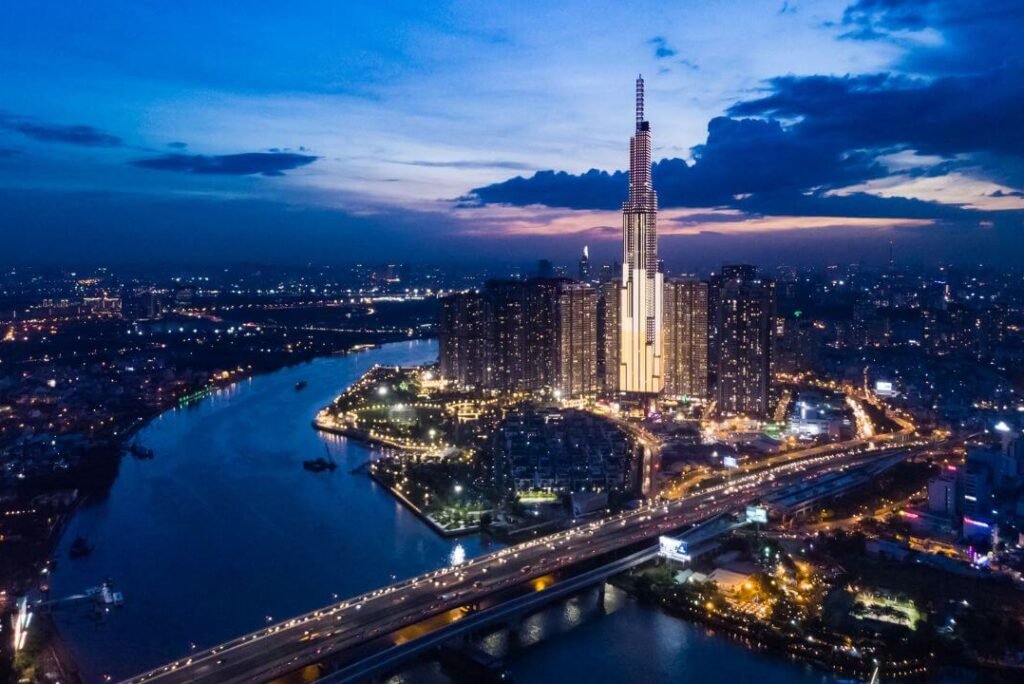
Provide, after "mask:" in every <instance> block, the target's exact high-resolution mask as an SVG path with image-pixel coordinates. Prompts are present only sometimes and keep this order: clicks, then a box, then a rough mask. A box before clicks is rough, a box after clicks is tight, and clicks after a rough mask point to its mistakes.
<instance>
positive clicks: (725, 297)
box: [712, 266, 775, 418]
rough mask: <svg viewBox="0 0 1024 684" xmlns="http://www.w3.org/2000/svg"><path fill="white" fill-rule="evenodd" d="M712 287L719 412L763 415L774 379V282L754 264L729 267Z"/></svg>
mask: <svg viewBox="0 0 1024 684" xmlns="http://www.w3.org/2000/svg"><path fill="white" fill-rule="evenodd" d="M712 287H713V288H714V294H713V295H712V300H713V301H714V302H715V309H714V312H713V313H714V335H715V338H714V347H715V348H714V351H713V353H712V356H713V358H714V359H715V361H716V372H715V376H716V378H715V383H716V384H715V393H714V396H715V401H716V406H717V410H718V413H719V414H720V415H723V416H746V417H749V418H764V417H766V415H767V414H768V410H769V394H770V388H771V378H772V333H773V322H774V320H775V281H773V280H771V279H770V278H764V277H761V276H759V275H758V274H757V270H756V269H755V268H754V267H753V266H726V267H724V268H723V269H722V273H721V274H720V275H719V276H717V277H716V278H715V279H714V282H713V284H712Z"/></svg>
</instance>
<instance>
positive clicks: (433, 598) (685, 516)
mask: <svg viewBox="0 0 1024 684" xmlns="http://www.w3.org/2000/svg"><path fill="white" fill-rule="evenodd" d="M893 451H894V450H882V449H873V448H872V449H870V450H869V449H867V448H866V447H864V446H862V445H858V446H851V447H850V448H849V449H845V450H842V451H840V452H836V451H828V452H826V453H821V454H818V453H814V454H812V455H809V456H806V457H805V458H801V459H789V460H786V461H785V462H781V463H777V464H775V465H771V466H768V467H766V468H764V469H762V470H759V471H756V472H751V473H746V474H737V475H736V476H735V477H733V478H732V479H731V480H730V481H728V482H725V483H721V484H717V485H713V486H708V487H706V488H703V489H701V490H700V491H699V492H697V493H694V494H692V495H690V496H688V497H686V498H683V499H678V500H675V501H670V502H655V503H651V504H649V505H646V506H643V507H641V508H640V509H638V510H635V511H627V512H624V513H620V514H617V515H613V516H610V517H607V518H603V519H600V520H597V521H592V522H588V523H586V524H583V525H580V526H577V527H573V528H571V529H568V530H565V531H562V532H558V533H555V534H551V535H548V536H545V537H540V538H538V539H535V540H531V541H529V542H526V543H523V544H519V545H516V546H511V547H508V548H506V549H503V550H501V551H497V552H494V553H490V554H487V555H484V556H480V557H478V558H475V559H473V560H471V561H469V562H466V563H463V564H461V565H458V566H453V567H448V568H443V569H441V570H437V571H435V572H431V573H427V574H424V575H420V576H418V577H414V578H411V579H408V580H405V581H403V582H399V583H397V584H393V585H391V586H387V587H383V588H381V589H377V590H375V591H373V592H370V593H368V594H364V595H362V596H357V597H354V598H351V599H348V600H345V601H341V602H339V603H335V604H333V605H330V606H326V607H324V608H322V609H320V610H316V611H313V612H310V613H306V614H305V615H301V616H298V617H295V618H292V619H291V620H287V621H285V622H281V623H277V624H273V625H269V626H267V627H266V628H264V629H261V630H259V631H256V632H253V633H251V634H247V635H245V636H242V637H239V638H237V639H234V640H232V641H229V642H226V643H224V644H221V645H219V646H216V647H214V648H211V649H207V650H204V651H200V652H197V653H194V654H192V655H190V656H189V657H186V658H182V659H180V660H177V661H175V662H173V663H168V664H167V665H165V666H163V667H160V668H157V669H155V670H151V671H149V672H146V673H143V674H140V675H137V676H135V677H132V678H130V679H127V680H125V681H124V684H143V683H148V682H158V683H159V684H176V683H177V682H200V683H212V682H221V683H236V682H237V683H241V682H265V681H268V680H270V679H273V678H274V677H277V676H281V675H284V674H287V673H290V672H293V671H295V670H297V669H299V668H301V667H303V666H306V665H310V664H314V663H316V662H319V661H321V660H323V659H324V658H325V657H327V656H328V655H331V654H337V653H341V652H344V651H347V650H349V649H352V648H353V647H356V646H359V645H363V644H365V643H366V642H368V641H369V640H372V639H375V638H378V637H381V636H382V635H388V634H391V633H392V632H395V631H396V630H399V629H401V628H403V627H408V626H410V625H414V624H416V623H421V622H424V621H426V620H428V619H431V618H436V617H437V616H441V615H443V614H445V613H449V612H450V611H454V610H455V609H458V608H459V607H460V606H464V605H466V604H475V603H479V602H482V601H486V600H487V599H488V598H489V597H491V596H492V595H494V594H495V593H496V592H500V591H504V590H507V589H510V588H512V587H514V586H517V585H523V584H526V583H527V582H530V581H538V580H537V578H539V577H541V576H546V575H549V574H551V573H553V572H556V571H563V570H570V569H571V568H572V566H574V565H576V564H579V563H580V562H581V561H585V560H587V559H591V558H595V557H598V556H604V555H606V554H609V553H611V552H614V551H618V550H621V549H625V548H628V547H630V546H632V545H634V544H637V543H640V542H642V541H644V540H651V539H654V538H656V537H657V536H658V535H661V534H665V533H669V532H672V531H675V530H678V529H679V528H682V527H685V526H688V525H691V524H694V523H697V522H700V521H702V520H706V519H707V518H710V517H712V516H714V515H717V514H719V513H723V512H725V511H728V510H733V509H735V508H736V507H737V506H741V505H743V504H745V503H749V502H751V501H755V500H758V499H760V498H761V497H762V496H764V495H765V494H768V493H770V492H772V491H776V490H778V489H780V488H783V487H788V486H792V485H793V484H796V483H798V482H801V481H803V480H806V479H808V478H810V477H814V476H817V475H820V474H824V473H826V472H830V471H834V470H837V469H843V468H848V467H851V466H854V465H859V464H863V463H866V462H871V461H874V460H876V459H878V458H880V457H884V456H885V455H886V454H888V455H891V454H892V453H893ZM538 583H539V581H538ZM535 588H537V589H541V588H543V587H542V586H536V587H535ZM459 616H461V612H456V613H450V619H457V618H458V617H459Z"/></svg>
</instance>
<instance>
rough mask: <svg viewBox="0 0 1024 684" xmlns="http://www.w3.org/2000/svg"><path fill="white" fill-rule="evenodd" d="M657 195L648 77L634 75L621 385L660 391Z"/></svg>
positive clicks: (621, 320)
mask: <svg viewBox="0 0 1024 684" xmlns="http://www.w3.org/2000/svg"><path fill="white" fill-rule="evenodd" d="M657 213H658V197H657V195H656V194H655V193H654V188H653V186H652V185H651V126H650V124H649V123H648V122H647V121H646V120H645V119H644V79H643V77H639V78H637V80H636V132H635V133H634V134H633V137H632V138H630V141H629V199H628V200H627V201H626V202H623V204H622V262H623V263H622V287H621V291H620V293H619V302H620V304H619V311H620V314H619V325H620V328H619V330H620V337H619V340H620V341H619V349H620V359H619V364H620V365H619V387H618V389H619V391H620V392H627V393H630V394H639V395H657V394H658V393H660V392H661V390H662V386H663V378H662V347H663V344H664V341H663V336H662V288H663V283H662V275H661V273H659V272H658V231H657Z"/></svg>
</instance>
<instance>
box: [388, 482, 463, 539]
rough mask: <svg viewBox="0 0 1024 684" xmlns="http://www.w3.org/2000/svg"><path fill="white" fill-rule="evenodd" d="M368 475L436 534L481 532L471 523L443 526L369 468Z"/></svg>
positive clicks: (451, 535)
mask: <svg viewBox="0 0 1024 684" xmlns="http://www.w3.org/2000/svg"><path fill="white" fill-rule="evenodd" d="M368 475H369V477H370V479H372V480H373V481H374V482H376V483H377V484H379V485H380V486H381V487H383V488H384V489H386V490H387V491H388V492H389V493H390V494H391V496H393V497H395V498H396V499H397V500H398V501H399V502H401V503H402V505H403V506H405V507H406V508H407V509H408V510H409V511H411V512H412V513H413V514H414V515H415V516H416V517H417V518H419V519H420V520H422V521H423V522H425V523H426V524H427V525H428V526H429V527H430V529H432V530H434V532H436V533H437V534H439V535H441V536H442V537H445V538H455V537H465V536H466V535H469V534H476V533H478V532H481V531H482V529H481V527H480V525H473V526H470V527H459V528H455V529H449V528H446V527H444V526H443V525H442V524H441V523H440V522H439V521H437V520H435V519H434V518H433V517H431V515H430V514H429V513H427V512H426V511H424V510H422V509H421V508H420V507H419V506H417V505H416V504H414V503H413V502H412V501H410V500H409V498H408V497H406V496H405V495H404V494H402V492H400V491H398V490H397V489H395V488H394V487H392V486H391V485H390V484H388V483H387V482H386V481H385V480H384V479H383V478H381V477H379V476H378V475H376V474H375V473H374V472H373V470H372V469H369V472H368Z"/></svg>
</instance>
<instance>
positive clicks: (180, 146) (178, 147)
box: [167, 141, 188, 150]
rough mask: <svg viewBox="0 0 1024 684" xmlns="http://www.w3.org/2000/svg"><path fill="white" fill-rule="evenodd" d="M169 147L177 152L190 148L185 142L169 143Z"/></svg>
mask: <svg viewBox="0 0 1024 684" xmlns="http://www.w3.org/2000/svg"><path fill="white" fill-rule="evenodd" d="M167 146H168V147H170V148H172V149H175V150H183V149H185V148H186V147H188V143H184V142H181V141H175V142H169V143H167Z"/></svg>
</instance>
